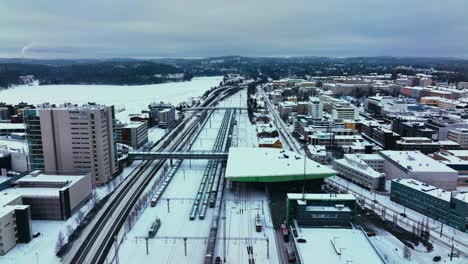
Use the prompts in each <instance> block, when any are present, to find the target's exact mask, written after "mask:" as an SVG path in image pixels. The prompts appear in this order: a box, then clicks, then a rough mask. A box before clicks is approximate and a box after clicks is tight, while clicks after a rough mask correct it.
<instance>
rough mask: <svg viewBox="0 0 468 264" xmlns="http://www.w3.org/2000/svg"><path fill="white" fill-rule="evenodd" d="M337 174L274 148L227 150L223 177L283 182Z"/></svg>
mask: <svg viewBox="0 0 468 264" xmlns="http://www.w3.org/2000/svg"><path fill="white" fill-rule="evenodd" d="M335 174H336V172H335V171H334V170H332V169H330V168H328V167H326V166H324V165H321V164H319V163H317V162H315V161H313V160H310V159H307V160H306V172H305V175H304V156H302V155H299V154H297V153H295V152H292V151H287V150H281V149H273V148H233V147H231V148H230V149H229V158H228V162H227V167H226V178H227V179H229V180H231V181H247V182H284V181H298V180H304V179H306V180H309V179H321V178H325V177H329V176H333V175H335Z"/></svg>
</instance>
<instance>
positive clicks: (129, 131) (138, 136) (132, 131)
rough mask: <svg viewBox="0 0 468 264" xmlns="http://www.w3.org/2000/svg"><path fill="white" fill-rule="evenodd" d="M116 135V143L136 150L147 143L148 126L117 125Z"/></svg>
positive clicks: (144, 123)
mask: <svg viewBox="0 0 468 264" xmlns="http://www.w3.org/2000/svg"><path fill="white" fill-rule="evenodd" d="M116 134H117V142H119V143H122V144H125V145H128V146H130V147H132V148H133V149H138V148H140V147H141V146H143V145H144V144H145V143H146V142H148V124H147V123H146V122H132V123H130V124H122V123H117V125H116Z"/></svg>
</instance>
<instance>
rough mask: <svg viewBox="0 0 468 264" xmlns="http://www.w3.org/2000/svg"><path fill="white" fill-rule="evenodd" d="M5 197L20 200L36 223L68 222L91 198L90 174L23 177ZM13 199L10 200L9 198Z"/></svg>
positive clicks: (33, 173) (39, 173)
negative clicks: (50, 221) (49, 221)
mask: <svg viewBox="0 0 468 264" xmlns="http://www.w3.org/2000/svg"><path fill="white" fill-rule="evenodd" d="M11 185H12V187H10V188H7V189H4V190H2V191H1V192H0V194H1V195H2V197H4V198H6V197H19V199H20V200H21V204H24V205H29V206H30V210H31V218H32V219H34V220H67V219H68V218H70V217H71V216H72V214H73V213H74V212H75V211H76V210H78V209H79V208H81V206H82V205H83V204H84V203H85V202H86V201H88V200H89V199H90V198H91V194H92V183H91V175H90V174H89V173H88V174H85V175H47V174H42V173H41V172H40V171H34V172H31V173H30V174H28V175H26V176H23V177H20V178H19V179H17V180H15V181H13V182H12V183H11ZM8 199H11V198H8Z"/></svg>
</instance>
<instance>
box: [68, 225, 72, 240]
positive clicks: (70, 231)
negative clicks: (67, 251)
mask: <svg viewBox="0 0 468 264" xmlns="http://www.w3.org/2000/svg"><path fill="white" fill-rule="evenodd" d="M66 229H67V237H69V236H71V234H72V233H73V227H72V226H71V225H67V227H66Z"/></svg>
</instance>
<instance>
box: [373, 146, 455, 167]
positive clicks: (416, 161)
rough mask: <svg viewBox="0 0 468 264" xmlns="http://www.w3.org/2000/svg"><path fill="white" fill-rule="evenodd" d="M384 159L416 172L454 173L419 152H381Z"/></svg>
mask: <svg viewBox="0 0 468 264" xmlns="http://www.w3.org/2000/svg"><path fill="white" fill-rule="evenodd" d="M380 154H381V155H382V156H383V157H384V158H385V159H390V160H393V161H394V162H396V163H398V164H399V165H400V166H402V167H404V168H406V169H408V170H411V171H417V172H456V171H455V170H453V169H451V168H449V167H448V166H446V165H445V164H443V163H442V162H440V161H437V160H434V159H431V158H430V157H428V156H426V155H424V154H422V153H421V152H420V151H394V150H386V151H381V152H380Z"/></svg>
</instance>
